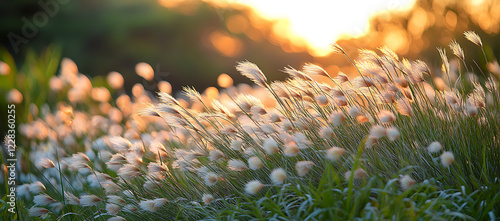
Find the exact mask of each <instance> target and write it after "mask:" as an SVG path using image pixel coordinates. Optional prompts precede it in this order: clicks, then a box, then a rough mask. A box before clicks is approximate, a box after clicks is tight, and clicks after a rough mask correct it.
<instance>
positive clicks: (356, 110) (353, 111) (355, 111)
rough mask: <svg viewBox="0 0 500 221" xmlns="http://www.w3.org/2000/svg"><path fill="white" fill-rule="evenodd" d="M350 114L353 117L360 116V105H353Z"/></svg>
mask: <svg viewBox="0 0 500 221" xmlns="http://www.w3.org/2000/svg"><path fill="white" fill-rule="evenodd" d="M349 115H351V117H354V118H356V117H358V116H359V115H361V110H359V108H358V107H356V106H352V107H351V108H350V109H349Z"/></svg>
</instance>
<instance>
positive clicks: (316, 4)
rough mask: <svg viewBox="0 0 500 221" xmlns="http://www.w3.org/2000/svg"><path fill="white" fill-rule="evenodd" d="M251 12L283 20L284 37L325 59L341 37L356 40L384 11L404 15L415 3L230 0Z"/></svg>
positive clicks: (410, 0) (405, 0)
mask: <svg viewBox="0 0 500 221" xmlns="http://www.w3.org/2000/svg"><path fill="white" fill-rule="evenodd" d="M230 1H232V2H237V3H240V4H243V5H248V6H250V7H252V8H254V9H255V10H256V11H257V13H258V14H260V15H261V16H262V17H264V18H266V19H285V21H288V22H287V23H288V25H289V29H287V31H286V33H283V34H284V35H289V36H291V38H292V39H293V38H296V39H304V40H305V43H306V44H307V45H308V46H309V47H310V48H312V49H313V51H312V52H313V53H314V54H315V55H316V56H324V55H327V54H328V53H329V51H330V45H331V43H333V42H335V41H336V40H337V39H338V38H339V37H340V36H343V35H347V36H351V37H357V36H361V35H363V34H364V33H365V32H367V31H368V29H369V19H370V18H371V17H373V16H374V15H376V14H377V13H381V12H384V11H387V10H399V11H406V10H409V9H411V7H413V5H414V3H415V0H308V1H304V0H301V1H294V0H230Z"/></svg>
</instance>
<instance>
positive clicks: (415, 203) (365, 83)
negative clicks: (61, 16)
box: [0, 32, 500, 221]
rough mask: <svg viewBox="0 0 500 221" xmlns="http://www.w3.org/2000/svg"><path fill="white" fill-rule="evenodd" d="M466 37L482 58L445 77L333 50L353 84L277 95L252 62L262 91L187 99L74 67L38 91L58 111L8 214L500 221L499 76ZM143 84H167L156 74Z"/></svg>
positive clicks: (145, 70) (26, 137) (376, 55)
mask: <svg viewBox="0 0 500 221" xmlns="http://www.w3.org/2000/svg"><path fill="white" fill-rule="evenodd" d="M464 37H465V38H466V39H468V40H469V41H470V42H468V43H470V44H475V45H476V46H477V47H476V48H477V51H478V52H479V53H477V54H480V55H484V56H480V57H477V58H470V57H468V56H467V55H465V54H464V52H463V50H462V48H461V46H460V45H458V43H457V42H456V41H452V42H451V43H450V45H449V47H448V49H446V48H444V47H443V48H439V49H438V50H437V52H436V53H439V54H440V56H441V59H442V61H441V64H442V65H441V67H438V68H435V67H429V66H428V65H427V64H426V63H424V62H423V61H421V60H415V61H410V60H407V59H405V58H401V57H399V56H398V55H397V54H396V53H394V52H393V51H391V50H389V49H388V48H386V47H382V48H380V49H379V50H378V51H370V50H366V49H359V51H358V52H359V53H358V56H357V57H356V58H351V57H349V56H347V53H345V51H344V50H343V49H342V47H341V46H339V45H337V44H333V45H332V49H333V50H334V51H335V52H336V53H339V54H344V55H346V56H345V59H347V60H349V61H350V62H351V63H352V65H353V66H354V67H355V68H356V70H357V71H358V73H357V74H356V76H355V77H351V75H349V76H348V75H346V74H344V73H340V72H339V73H327V72H326V71H325V70H324V69H323V68H321V67H319V66H317V65H314V64H305V65H304V66H303V67H301V68H299V69H296V68H293V67H285V68H284V69H283V70H281V71H282V72H284V73H285V74H287V75H288V77H289V78H288V79H287V80H285V81H275V82H270V81H268V80H267V78H266V76H265V74H264V72H263V71H262V70H260V69H259V67H258V66H257V65H258V64H254V63H252V62H250V61H241V62H238V63H237V65H236V69H237V70H238V71H239V72H240V73H241V74H242V75H244V76H246V77H248V78H249V79H250V80H252V81H253V82H254V85H247V84H239V85H237V86H234V85H232V80H231V78H230V77H228V76H225V77H224V78H221V81H220V82H219V84H220V86H221V87H222V88H224V89H221V90H220V91H219V90H217V89H215V88H212V89H211V90H206V91H205V92H203V93H200V92H198V91H196V90H195V89H194V88H190V87H185V88H184V95H185V96H184V97H177V98H176V97H173V96H172V95H171V87H170V85H169V84H168V82H160V83H159V85H158V88H160V91H159V92H158V93H157V94H152V93H149V92H148V91H147V90H145V89H144V85H142V84H141V83H137V84H136V85H134V87H133V89H132V94H130V95H127V94H126V93H124V90H123V82H124V79H123V76H122V75H121V74H119V73H117V72H112V73H110V74H109V75H108V76H107V78H106V81H103V82H100V83H99V84H96V83H95V82H93V81H91V80H90V79H89V78H88V77H86V76H85V75H83V74H80V73H79V72H78V67H77V66H76V64H75V63H74V62H73V61H71V60H70V59H63V60H62V62H61V65H60V73H59V74H58V75H55V76H51V77H50V80H49V81H48V82H47V84H48V85H49V87H50V91H49V92H43V93H41V92H33V93H34V94H37V93H40V94H44V96H45V94H46V97H47V99H48V98H49V97H50V99H52V100H53V101H54V102H53V103H52V104H48V103H43V104H40V105H31V106H29V107H27V108H26V109H27V111H26V112H27V116H29V117H27V118H28V119H27V120H26V123H23V124H21V125H20V126H19V135H18V136H19V137H22V140H23V142H19V144H18V147H17V148H18V152H17V154H18V157H19V159H20V162H21V161H22V162H23V163H22V164H20V167H21V168H19V169H20V171H22V172H20V173H19V179H20V182H22V183H23V184H21V185H19V186H17V207H16V208H17V213H16V214H14V215H12V214H10V213H9V212H8V211H6V210H5V211H4V212H3V213H2V215H3V217H6V219H9V217H10V218H12V219H18V220H109V221H121V220H498V219H499V218H498V217H499V216H500V181H499V176H500V162H499V161H500V149H499V148H500V140H499V138H500V137H499V134H500V113H499V110H500V109H499V105H500V100H499V92H498V89H499V88H498V79H499V77H500V76H499V75H498V73H496V70H492V69H493V68H495V67H494V66H492V65H490V66H485V67H480V66H479V65H478V62H476V61H480V60H481V61H484V60H485V59H486V55H485V53H484V49H483V42H482V41H481V39H480V37H479V36H478V35H476V34H475V33H474V32H465V33H464ZM447 51H448V52H451V53H450V55H448V54H447ZM276 71H279V70H276ZM136 72H137V73H138V75H140V76H141V77H143V78H144V79H145V80H146V81H148V80H151V79H152V78H153V75H154V71H153V69H152V68H151V66H149V65H148V64H145V63H140V64H138V65H137V66H136ZM160 84H161V85H160ZM97 85H99V86H97ZM33 97H36V96H33ZM6 139H8V138H6ZM0 160H1V161H0V162H2V164H4V165H7V162H6V160H5V159H0ZM4 167H5V166H4ZM3 181H5V179H4V180H3ZM4 183H6V182H4ZM5 188H8V185H7V184H5ZM3 191H4V192H8V189H6V190H3ZM3 200H4V201H5V200H6V198H5V197H4V199H3ZM4 208H7V205H6V204H4Z"/></svg>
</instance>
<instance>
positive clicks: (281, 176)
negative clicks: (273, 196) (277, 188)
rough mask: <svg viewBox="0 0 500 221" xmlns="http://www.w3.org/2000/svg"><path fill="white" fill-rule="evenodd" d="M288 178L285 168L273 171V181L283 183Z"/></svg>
mask: <svg viewBox="0 0 500 221" xmlns="http://www.w3.org/2000/svg"><path fill="white" fill-rule="evenodd" d="M285 179H286V171H285V170H284V169H283V168H277V169H274V170H273V171H272V172H271V181H273V183H275V184H282V183H283V182H284V181H285Z"/></svg>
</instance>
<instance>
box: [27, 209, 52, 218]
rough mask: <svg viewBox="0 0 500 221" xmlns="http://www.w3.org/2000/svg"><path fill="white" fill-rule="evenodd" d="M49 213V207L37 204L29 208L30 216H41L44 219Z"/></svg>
mask: <svg viewBox="0 0 500 221" xmlns="http://www.w3.org/2000/svg"><path fill="white" fill-rule="evenodd" d="M49 213H50V211H49V210H48V209H45V208H42V207H36V206H33V207H31V208H30V210H29V216H30V217H40V218H42V219H45V218H46V217H47V215H48V214H49Z"/></svg>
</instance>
